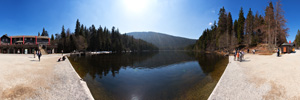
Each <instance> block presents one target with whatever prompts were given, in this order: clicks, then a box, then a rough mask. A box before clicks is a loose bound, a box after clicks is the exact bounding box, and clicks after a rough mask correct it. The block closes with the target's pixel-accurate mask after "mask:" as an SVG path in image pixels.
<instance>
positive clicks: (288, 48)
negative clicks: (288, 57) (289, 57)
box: [280, 43, 295, 53]
mask: <svg viewBox="0 0 300 100" xmlns="http://www.w3.org/2000/svg"><path fill="white" fill-rule="evenodd" d="M280 48H281V50H282V53H292V52H294V50H295V44H294V43H283V44H281V46H280Z"/></svg>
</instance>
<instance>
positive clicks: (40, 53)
mask: <svg viewBox="0 0 300 100" xmlns="http://www.w3.org/2000/svg"><path fill="white" fill-rule="evenodd" d="M37 56H38V58H39V61H41V56H42V52H41V51H38V54H37Z"/></svg>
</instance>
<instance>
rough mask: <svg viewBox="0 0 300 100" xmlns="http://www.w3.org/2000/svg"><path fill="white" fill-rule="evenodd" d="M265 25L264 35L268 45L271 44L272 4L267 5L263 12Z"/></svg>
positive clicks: (272, 35) (273, 26) (272, 26)
mask: <svg viewBox="0 0 300 100" xmlns="http://www.w3.org/2000/svg"><path fill="white" fill-rule="evenodd" d="M265 23H266V28H265V30H266V34H267V42H268V44H273V37H274V29H275V20H274V8H273V4H272V2H270V3H269V6H267V8H266V10H265Z"/></svg>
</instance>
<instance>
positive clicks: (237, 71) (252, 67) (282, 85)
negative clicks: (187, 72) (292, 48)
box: [209, 50, 300, 100]
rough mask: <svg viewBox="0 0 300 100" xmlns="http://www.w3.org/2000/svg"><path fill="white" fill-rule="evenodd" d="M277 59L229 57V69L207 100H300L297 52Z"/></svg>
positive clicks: (248, 56)
mask: <svg viewBox="0 0 300 100" xmlns="http://www.w3.org/2000/svg"><path fill="white" fill-rule="evenodd" d="M296 52H297V53H291V54H284V55H282V56H281V57H276V54H273V55H269V56H263V55H252V54H246V55H245V61H244V62H237V61H234V60H233V56H230V57H229V63H228V66H227V68H226V70H225V72H224V73H223V75H222V77H221V79H220V81H219V82H218V84H217V86H216V87H215V89H214V91H213V92H212V94H211V95H210V97H209V100H223V99H231V100H261V99H266V100H274V99H275V100H300V51H299V50H297V51H296Z"/></svg>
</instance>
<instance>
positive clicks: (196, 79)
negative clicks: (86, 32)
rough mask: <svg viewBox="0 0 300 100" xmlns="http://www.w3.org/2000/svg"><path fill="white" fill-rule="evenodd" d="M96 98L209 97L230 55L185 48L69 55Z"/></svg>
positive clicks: (158, 99)
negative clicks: (182, 49)
mask: <svg viewBox="0 0 300 100" xmlns="http://www.w3.org/2000/svg"><path fill="white" fill-rule="evenodd" d="M69 59H70V61H71V63H72V65H73V67H74V68H75V70H76V71H77V73H78V74H79V75H80V76H81V77H82V78H83V79H84V80H85V81H86V82H87V85H88V87H89V88H90V91H91V93H92V95H93V96H94V98H95V99H96V100H174V99H175V100H176V99H180V100H184V99H189V100H201V99H207V98H208V97H209V95H210V93H211V92H212V91H213V89H214V87H215V85H216V84H217V82H218V80H219V78H220V77H221V75H222V73H223V72H224V70H225V68H226V66H227V64H228V57H224V56H220V55H216V54H203V53H194V52H184V51H160V52H144V53H127V54H104V55H94V56H82V57H70V58H69Z"/></svg>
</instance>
